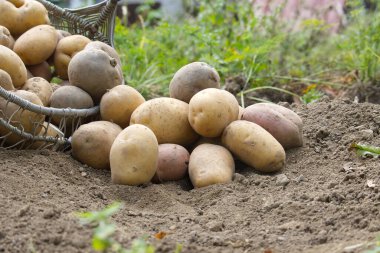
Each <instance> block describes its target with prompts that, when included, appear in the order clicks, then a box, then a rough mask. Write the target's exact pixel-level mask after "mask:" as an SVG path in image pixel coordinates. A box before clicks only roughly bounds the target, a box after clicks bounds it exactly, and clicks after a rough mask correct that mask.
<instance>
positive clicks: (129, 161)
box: [110, 124, 158, 185]
mask: <svg viewBox="0 0 380 253" xmlns="http://www.w3.org/2000/svg"><path fill="white" fill-rule="evenodd" d="M110 162H111V178H112V182H113V183H115V184H126V185H140V184H144V183H148V182H150V180H151V179H152V178H153V176H154V174H155V172H156V168H157V162H158V142H157V138H156V136H155V135H154V133H153V132H152V130H150V129H149V128H148V127H146V126H143V125H140V124H135V125H131V126H129V127H127V128H125V129H124V130H123V131H122V132H121V133H120V134H119V135H118V136H117V137H116V139H115V141H114V143H113V144H112V147H111V151H110Z"/></svg>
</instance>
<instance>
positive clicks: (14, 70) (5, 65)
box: [0, 15, 27, 88]
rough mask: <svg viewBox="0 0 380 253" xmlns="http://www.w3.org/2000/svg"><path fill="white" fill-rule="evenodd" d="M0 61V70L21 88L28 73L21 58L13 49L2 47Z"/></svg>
mask: <svg viewBox="0 0 380 253" xmlns="http://www.w3.org/2000/svg"><path fill="white" fill-rule="evenodd" d="M0 16H1V15H0ZM0 59H1V60H0V69H2V70H4V71H5V72H7V73H8V74H9V75H10V76H11V78H12V83H13V86H14V87H15V88H21V87H22V86H23V85H24V83H25V81H26V75H27V72H26V67H25V65H24V63H23V62H22V60H21V59H20V57H19V56H18V55H17V54H16V53H15V52H13V51H12V50H11V49H9V48H7V47H5V46H2V45H0Z"/></svg>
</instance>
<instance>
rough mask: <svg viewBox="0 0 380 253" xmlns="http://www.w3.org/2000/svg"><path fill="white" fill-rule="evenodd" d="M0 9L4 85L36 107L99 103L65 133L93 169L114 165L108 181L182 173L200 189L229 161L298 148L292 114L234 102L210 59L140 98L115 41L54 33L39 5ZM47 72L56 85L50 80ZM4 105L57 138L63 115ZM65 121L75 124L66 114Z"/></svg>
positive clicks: (14, 119)
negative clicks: (165, 89) (93, 113)
mask: <svg viewBox="0 0 380 253" xmlns="http://www.w3.org/2000/svg"><path fill="white" fill-rule="evenodd" d="M0 12H1V13H2V15H1V16H0V59H1V61H0V85H1V87H3V88H4V89H6V90H9V91H11V92H12V93H14V94H15V95H17V96H20V97H22V98H24V99H25V100H28V101H30V102H31V103H34V104H36V105H40V106H50V107H54V108H75V109H86V108H91V107H93V106H95V105H99V107H100V120H98V121H92V122H85V124H82V125H81V126H80V127H79V128H78V129H76V130H75V129H74V130H75V131H74V132H70V131H66V132H65V134H66V137H69V136H70V137H71V147H72V156H73V157H74V158H75V159H77V160H78V161H80V162H82V163H84V164H87V165H88V166H91V167H93V168H97V169H111V176H112V181H113V182H114V183H117V184H126V185H139V184H144V183H147V182H150V181H153V182H157V183H158V182H164V181H172V180H180V179H182V178H184V177H186V176H187V175H189V177H190V180H191V182H192V184H193V185H194V187H196V188H198V187H204V186H208V185H211V184H218V183H226V182H230V181H231V180H232V178H233V175H234V171H235V160H240V161H242V162H244V163H246V164H247V165H249V166H250V167H252V168H254V169H256V170H258V171H261V172H275V171H279V170H281V169H283V167H284V166H285V149H288V148H294V147H299V146H302V120H301V119H300V117H299V116H298V115H297V114H296V113H294V112H293V111H291V110H289V109H287V108H285V107H282V106H279V105H275V104H269V103H259V104H255V105H251V106H249V107H247V108H242V107H240V106H239V103H238V101H237V99H236V98H235V96H233V95H232V94H231V93H229V92H227V91H225V90H223V89H221V88H220V78H219V74H218V72H217V71H216V70H215V69H214V68H212V67H211V66H209V65H208V64H206V63H203V62H193V63H190V64H188V65H185V66H183V67H182V68H180V69H179V70H178V71H177V72H176V73H175V75H174V77H173V79H172V80H171V82H170V86H169V91H170V97H160V98H154V99H150V100H147V101H146V100H145V98H144V97H143V96H142V95H141V94H140V93H139V92H138V91H137V90H135V89H134V88H132V87H130V86H128V85H125V84H124V78H123V74H122V66H121V61H120V58H119V56H118V54H117V52H116V51H115V50H114V49H113V48H112V47H110V46H108V45H107V44H105V43H102V42H99V41H91V40H89V39H88V38H86V37H84V36H81V35H71V34H68V33H67V32H65V31H60V30H56V29H55V28H54V27H53V26H51V25H49V19H48V15H47V11H46V9H45V8H44V7H43V6H42V5H41V4H40V3H38V2H36V1H34V0H0ZM53 77H58V78H59V79H61V80H63V81H62V83H61V84H60V85H56V84H52V83H50V81H51V80H52V78H53ZM0 112H1V114H0V117H3V118H11V121H10V123H11V124H13V125H14V126H15V127H18V128H20V129H22V130H24V131H26V132H28V133H33V134H46V135H50V136H62V133H60V131H59V129H57V128H56V127H54V125H53V124H55V125H60V127H62V126H61V125H62V118H61V117H60V116H52V117H51V118H49V119H47V118H46V117H45V116H44V115H41V114H36V113H32V112H29V111H27V110H19V107H18V106H17V105H14V104H12V103H9V102H7V101H5V99H3V98H0ZM47 122H49V123H47ZM50 122H51V123H53V124H50ZM65 124H68V125H73V124H76V122H75V120H73V119H72V120H70V119H66V121H65ZM5 135H7V138H6V141H7V143H8V144H9V145H12V144H14V143H17V142H18V141H20V137H19V136H17V135H15V134H10V133H9V131H8V130H7V129H2V128H1V127H0V137H1V136H5ZM37 144H39V143H34V144H33V145H32V147H38V145H37Z"/></svg>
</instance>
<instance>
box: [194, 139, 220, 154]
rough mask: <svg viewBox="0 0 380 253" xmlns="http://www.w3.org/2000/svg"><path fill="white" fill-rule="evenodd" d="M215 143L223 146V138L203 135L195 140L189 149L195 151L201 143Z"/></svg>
mask: <svg viewBox="0 0 380 253" xmlns="http://www.w3.org/2000/svg"><path fill="white" fill-rule="evenodd" d="M205 143H207V144H215V145H220V146H222V139H221V138H220V137H214V138H209V137H202V136H201V138H199V139H198V141H197V142H195V143H194V144H193V145H192V146H191V148H190V149H189V151H193V150H194V149H195V148H196V147H198V146H199V145H201V144H205Z"/></svg>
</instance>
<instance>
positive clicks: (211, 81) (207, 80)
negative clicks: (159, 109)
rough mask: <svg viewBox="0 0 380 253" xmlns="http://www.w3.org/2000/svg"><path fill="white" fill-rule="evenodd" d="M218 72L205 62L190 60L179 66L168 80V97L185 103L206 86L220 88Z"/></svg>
mask: <svg viewBox="0 0 380 253" xmlns="http://www.w3.org/2000/svg"><path fill="white" fill-rule="evenodd" d="M219 82H220V77H219V74H218V72H217V71H216V70H215V69H214V68H213V67H211V66H210V65H208V64H207V63H205V62H192V63H189V64H187V65H185V66H183V67H182V68H180V69H179V70H178V71H177V72H176V73H175V74H174V76H173V79H172V80H171V81H170V85H169V92H170V97H172V98H176V99H179V100H182V101H184V102H186V103H189V102H190V99H191V98H192V97H193V96H194V94H196V93H197V92H199V91H201V90H204V89H206V88H220V83H219Z"/></svg>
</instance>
